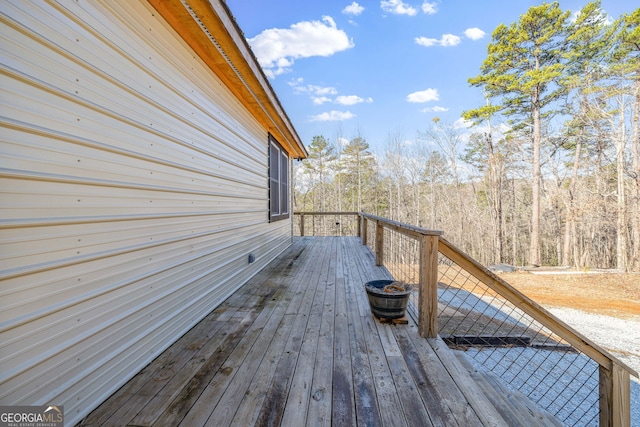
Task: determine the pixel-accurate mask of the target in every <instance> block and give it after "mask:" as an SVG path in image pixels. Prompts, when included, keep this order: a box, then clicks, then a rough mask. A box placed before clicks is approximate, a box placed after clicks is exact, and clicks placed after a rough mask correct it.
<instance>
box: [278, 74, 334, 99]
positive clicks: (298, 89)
mask: <svg viewBox="0 0 640 427" xmlns="http://www.w3.org/2000/svg"><path fill="white" fill-rule="evenodd" d="M289 86H291V87H292V88H293V92H294V93H296V94H299V93H308V94H309V95H311V96H324V95H335V94H337V93H338V91H337V90H336V88H335V87H332V86H318V85H305V84H304V79H303V78H302V77H298V78H297V79H295V80H292V81H290V82H289Z"/></svg>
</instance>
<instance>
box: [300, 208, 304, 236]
mask: <svg viewBox="0 0 640 427" xmlns="http://www.w3.org/2000/svg"><path fill="white" fill-rule="evenodd" d="M300 236H304V212H303V213H301V214H300Z"/></svg>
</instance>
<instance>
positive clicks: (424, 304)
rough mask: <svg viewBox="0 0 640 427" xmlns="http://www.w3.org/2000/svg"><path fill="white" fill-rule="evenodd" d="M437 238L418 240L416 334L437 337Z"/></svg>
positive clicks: (429, 237) (428, 237)
mask: <svg viewBox="0 0 640 427" xmlns="http://www.w3.org/2000/svg"><path fill="white" fill-rule="evenodd" d="M438 240H439V237H438V236H425V235H423V236H422V237H421V238H420V270H419V275H420V277H419V294H418V333H419V334H420V336H422V337H424V338H436V337H437V336H438Z"/></svg>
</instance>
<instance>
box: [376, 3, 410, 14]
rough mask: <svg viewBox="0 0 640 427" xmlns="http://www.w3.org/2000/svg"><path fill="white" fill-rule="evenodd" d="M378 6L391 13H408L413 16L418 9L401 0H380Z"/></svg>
mask: <svg viewBox="0 0 640 427" xmlns="http://www.w3.org/2000/svg"><path fill="white" fill-rule="evenodd" d="M380 7H381V8H382V10H384V11H385V12H389V13H393V14H395V15H409V16H415V15H416V14H417V13H418V10H417V9H416V8H415V7H413V6H411V5H408V4H406V3H405V2H403V1H402V0H382V1H381V2H380Z"/></svg>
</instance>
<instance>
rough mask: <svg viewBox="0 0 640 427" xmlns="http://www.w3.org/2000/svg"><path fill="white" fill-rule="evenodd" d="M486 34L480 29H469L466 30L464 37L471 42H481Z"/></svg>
mask: <svg viewBox="0 0 640 427" xmlns="http://www.w3.org/2000/svg"><path fill="white" fill-rule="evenodd" d="M485 34H486V33H485V32H484V31H482V30H481V29H480V28H467V29H466V30H464V35H465V36H466V37H467V38H470V39H471V40H480V39H481V38H483V37H484V35H485Z"/></svg>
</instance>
